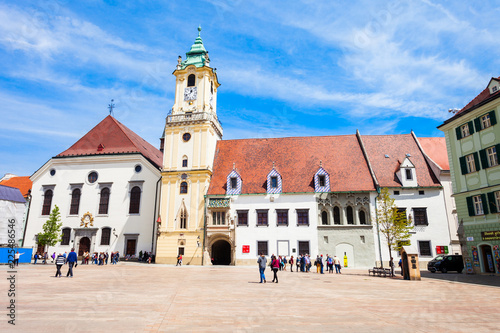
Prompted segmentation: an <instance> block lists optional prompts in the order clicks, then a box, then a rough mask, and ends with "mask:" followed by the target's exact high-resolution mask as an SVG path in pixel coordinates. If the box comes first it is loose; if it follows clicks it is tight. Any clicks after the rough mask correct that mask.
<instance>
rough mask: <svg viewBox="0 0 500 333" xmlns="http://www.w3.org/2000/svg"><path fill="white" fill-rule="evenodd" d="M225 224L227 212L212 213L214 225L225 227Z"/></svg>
mask: <svg viewBox="0 0 500 333" xmlns="http://www.w3.org/2000/svg"><path fill="white" fill-rule="evenodd" d="M225 224H226V212H213V213H212V225H225Z"/></svg>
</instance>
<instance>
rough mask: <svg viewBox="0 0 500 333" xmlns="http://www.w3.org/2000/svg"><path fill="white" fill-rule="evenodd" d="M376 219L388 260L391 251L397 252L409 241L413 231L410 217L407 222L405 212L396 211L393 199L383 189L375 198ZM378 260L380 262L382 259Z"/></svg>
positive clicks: (385, 189) (386, 190)
mask: <svg viewBox="0 0 500 333" xmlns="http://www.w3.org/2000/svg"><path fill="white" fill-rule="evenodd" d="M377 218H378V223H379V227H380V232H381V233H382V234H383V235H384V236H385V239H386V240H387V247H388V248H389V258H390V257H392V255H391V251H392V249H393V248H394V249H395V250H397V251H399V250H400V249H401V246H402V245H404V243H406V242H407V241H408V240H409V239H410V237H411V234H410V231H412V230H413V226H412V225H411V216H410V220H409V221H408V220H407V219H406V212H404V211H399V210H398V207H396V205H395V204H394V199H393V198H391V196H390V195H389V190H388V189H387V188H383V189H382V190H381V191H380V194H379V196H378V197H377ZM380 259H381V262H382V258H380Z"/></svg>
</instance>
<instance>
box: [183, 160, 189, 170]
mask: <svg viewBox="0 0 500 333" xmlns="http://www.w3.org/2000/svg"><path fill="white" fill-rule="evenodd" d="M187 166H188V159H187V158H184V159H183V160H182V167H183V168H187Z"/></svg>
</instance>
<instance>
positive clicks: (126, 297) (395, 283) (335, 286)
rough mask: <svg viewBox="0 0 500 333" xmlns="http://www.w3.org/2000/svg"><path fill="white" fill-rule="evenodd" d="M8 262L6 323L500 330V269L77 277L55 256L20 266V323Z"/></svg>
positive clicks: (89, 269) (41, 328) (137, 269)
mask: <svg viewBox="0 0 500 333" xmlns="http://www.w3.org/2000/svg"><path fill="white" fill-rule="evenodd" d="M0 270H1V271H2V274H3V277H2V278H1V279H0V281H2V282H1V283H0V288H1V293H0V294H1V296H0V301H1V308H2V309H3V310H2V311H3V314H2V316H1V317H0V318H3V319H1V322H0V331H1V332H11V331H13V332H15V331H19V332H116V331H122V332H143V331H149V332H155V331H171V332H288V331H301V332H368V331H370V332H435V331H437V332H439V331H443V332H498V331H499V326H498V325H499V324H498V323H500V311H499V310H498V309H499V305H500V288H499V287H498V285H500V283H499V284H498V285H497V286H493V285H484V284H477V283H474V281H476V280H478V279H479V280H481V279H484V278H486V280H487V281H490V280H491V281H499V280H500V277H499V276H493V277H483V276H465V275H461V276H459V278H460V280H461V282H460V281H458V279H455V278H454V277H457V274H455V275H454V274H447V275H446V276H439V275H438V273H437V274H435V275H434V274H433V276H430V274H424V275H425V277H424V278H423V279H422V281H404V280H402V279H401V278H400V277H397V278H382V277H371V276H368V275H367V270H354V269H348V268H346V269H343V270H342V272H343V274H326V273H325V274H323V275H321V274H316V273H296V272H293V273H291V272H289V271H286V272H279V274H278V276H279V283H278V284H275V283H270V282H271V280H272V273H271V272H270V271H269V269H267V270H266V276H267V283H265V284H260V283H258V282H259V273H258V268H257V264H256V265H255V267H241V266H238V267H220V266H218V267H214V266H210V267H199V266H198V267H195V266H182V267H174V266H168V265H147V264H141V263H120V264H118V265H116V266H111V265H107V266H100V267H97V266H93V265H79V266H78V267H77V268H75V269H74V271H75V276H74V277H73V278H66V277H65V276H64V275H66V271H67V267H66V266H64V267H63V277H62V278H54V277H53V276H54V274H55V271H56V269H55V266H54V265H49V264H47V265H36V266H35V265H22V266H20V267H19V268H18V270H17V273H16V281H15V288H16V295H15V297H14V300H15V305H16V320H15V323H16V325H15V326H12V325H9V324H8V323H7V320H9V318H8V317H7V316H6V315H7V314H8V311H9V310H8V309H6V308H7V306H8V305H9V302H10V299H11V298H9V297H8V296H7V292H8V289H9V281H8V280H7V278H8V277H9V274H8V273H7V267H6V266H3V267H1V268H0ZM427 275H429V276H428V277H427ZM444 278H447V279H448V280H445V279H444ZM488 279H490V280H488ZM471 281H472V282H473V283H465V282H471ZM486 284H488V283H486ZM493 284H494V283H493Z"/></svg>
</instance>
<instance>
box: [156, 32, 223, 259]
mask: <svg viewBox="0 0 500 333" xmlns="http://www.w3.org/2000/svg"><path fill="white" fill-rule="evenodd" d="M198 31H199V33H198V37H197V38H196V40H195V42H194V44H193V46H192V47H191V50H190V51H189V52H187V53H186V59H185V60H182V58H181V57H179V59H178V64H177V67H176V70H175V71H174V73H173V75H175V76H176V85H175V102H174V106H173V107H172V112H171V114H169V115H168V116H167V119H166V123H165V131H164V135H163V138H162V149H163V169H162V185H161V206H160V217H159V219H158V222H159V225H158V240H157V248H156V262H157V263H165V264H174V263H176V261H177V257H178V255H182V257H183V264H190V265H201V264H208V263H207V262H204V260H203V256H204V253H203V239H204V231H205V219H206V216H205V195H206V193H207V190H208V186H209V184H210V178H211V176H212V170H213V161H214V154H215V147H216V144H217V141H218V140H220V139H221V138H222V127H221V125H220V123H219V121H218V118H217V110H216V103H217V89H218V87H219V82H218V80H217V75H216V73H215V71H214V69H212V68H211V67H210V66H209V64H210V59H209V57H208V52H207V51H206V50H205V48H204V46H203V42H202V39H201V37H200V31H201V28H198ZM205 261H207V260H205Z"/></svg>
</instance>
